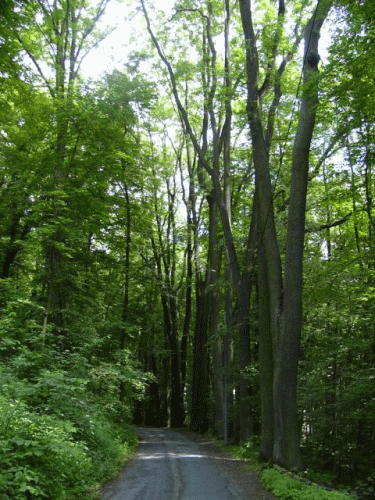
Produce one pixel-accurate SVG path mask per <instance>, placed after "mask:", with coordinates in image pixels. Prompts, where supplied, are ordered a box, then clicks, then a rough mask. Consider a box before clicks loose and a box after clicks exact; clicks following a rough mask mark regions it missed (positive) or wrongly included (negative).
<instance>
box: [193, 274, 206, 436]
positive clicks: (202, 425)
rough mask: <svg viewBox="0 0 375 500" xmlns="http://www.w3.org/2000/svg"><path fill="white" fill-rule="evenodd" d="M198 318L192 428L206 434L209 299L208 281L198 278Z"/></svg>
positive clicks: (196, 290)
mask: <svg viewBox="0 0 375 500" xmlns="http://www.w3.org/2000/svg"><path fill="white" fill-rule="evenodd" d="M195 300H196V320H195V331H194V341H193V377H192V387H191V412H190V428H191V429H192V430H193V431H197V432H201V433H202V434H204V433H205V432H207V430H208V424H209V420H208V395H209V394H208V393H209V391H208V351H207V329H208V314H207V310H208V300H207V287H206V283H204V282H202V281H201V280H200V279H199V278H196V287H195Z"/></svg>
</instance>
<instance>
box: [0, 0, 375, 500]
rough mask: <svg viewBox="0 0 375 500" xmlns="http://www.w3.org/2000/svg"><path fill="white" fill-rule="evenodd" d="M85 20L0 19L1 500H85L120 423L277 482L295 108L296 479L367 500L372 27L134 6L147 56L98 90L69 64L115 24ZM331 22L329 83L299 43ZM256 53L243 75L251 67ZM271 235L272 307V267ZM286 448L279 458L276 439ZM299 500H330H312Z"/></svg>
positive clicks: (203, 5) (295, 16) (366, 16)
mask: <svg viewBox="0 0 375 500" xmlns="http://www.w3.org/2000/svg"><path fill="white" fill-rule="evenodd" d="M91 4H92V5H91ZM91 4H90V5H91V6H90V5H89V2H86V1H85V0H70V1H66V0H59V1H57V2H54V3H53V4H52V3H51V2H49V1H48V0H24V1H21V0H8V1H7V2H3V3H2V4H1V6H0V9H1V10H0V381H1V387H0V469H1V476H0V491H1V493H2V495H3V497H4V500H6V499H8V498H9V499H15V500H23V499H29V498H35V499H42V498H51V499H52V498H53V499H57V500H58V499H65V498H66V499H68V498H74V497H75V496H76V497H78V496H82V495H83V494H84V493H85V492H86V493H88V492H89V491H92V490H93V489H94V488H95V486H93V485H95V483H97V482H100V481H104V480H105V478H108V477H109V476H110V475H111V474H113V473H114V472H115V470H116V466H117V464H118V462H119V461H121V459H122V457H124V456H125V455H126V454H127V452H128V450H129V449H130V448H131V447H132V446H133V444H134V431H133V428H132V424H133V422H135V423H142V424H149V425H161V426H166V425H172V426H175V427H178V426H183V425H185V426H189V427H190V428H192V429H194V430H198V431H201V432H206V431H207V430H208V429H212V430H213V432H214V433H215V434H216V435H217V436H219V437H220V438H222V439H223V440H224V441H225V443H228V442H230V441H235V442H238V441H242V442H248V443H249V446H250V447H251V446H252V444H251V443H259V442H260V443H261V452H262V455H263V458H265V459H267V460H269V459H272V458H273V459H275V457H276V461H280V462H283V461H284V459H283V458H280V459H279V458H277V455H275V453H274V452H273V450H272V447H273V445H274V441H275V432H276V431H275V428H274V422H273V417H272V418H269V417H270V415H271V414H273V408H272V404H273V402H272V401H273V399H272V398H273V396H274V395H272V390H274V391H275V392H276V388H275V387H274V388H272V380H273V379H272V377H273V376H274V372H275V365H276V362H275V360H277V362H278V363H279V364H280V359H287V358H282V357H281V356H280V357H276V354H275V352H279V351H281V350H282V349H280V345H281V343H280V341H279V344H278V343H277V340H278V339H279V340H280V338H281V337H278V335H273V337H272V336H271V335H270V332H272V328H273V326H272V321H275V322H281V323H282V324H283V325H284V326H283V328H284V330H282V331H283V335H286V336H285V337H283V338H288V328H287V327H285V325H287V322H286V320H285V314H286V312H288V311H285V310H283V306H285V304H281V302H283V298H284V296H285V299H286V296H287V293H285V295H284V292H287V291H288V293H289V292H290V289H291V288H293V284H294V282H293V281H292V287H290V280H289V285H287V282H288V279H289V278H287V276H286V275H288V273H289V270H288V269H289V268H288V265H287V258H286V255H288V253H289V248H290V245H289V243H288V241H289V240H288V238H289V233H290V230H289V224H290V221H289V222H288V217H289V218H290V214H291V213H292V212H293V209H292V208H291V204H293V203H294V201H293V196H294V195H295V192H294V191H295V190H294V191H293V189H294V188H293V189H291V184H293V182H294V181H293V178H294V174H293V173H292V171H294V169H295V166H296V163H297V160H298V158H297V160H296V158H295V157H296V153H293V150H294V151H296V150H297V151H298V146H299V145H300V144H299V143H300V142H301V141H302V139H300V137H301V135H300V132H299V131H300V128H301V126H302V125H301V123H302V122H303V121H304V120H303V119H301V118H300V117H301V109H303V106H305V105H306V103H309V102H310V101H311V102H313V105H311V102H310V105H311V106H310V108H309V110H310V113H311V114H313V113H314V114H316V117H315V123H314V125H315V127H313V136H312V142H311V144H308V151H309V158H308V161H309V165H308V166H309V169H308V191H307V193H308V194H307V202H306V210H304V214H305V215H306V223H303V225H301V226H300V229H301V231H303V232H302V239H303V234H304V256H303V282H304V288H303V301H302V303H303V313H302V327H301V329H300V334H301V339H300V344H299V348H298V352H297V354H298V356H297V357H296V361H297V362H298V369H299V371H298V391H297V396H298V397H297V408H296V415H297V424H298V431H297V434H296V435H297V441H298V446H299V444H300V445H301V446H300V448H301V452H302V462H303V466H304V469H305V470H307V471H308V474H309V477H314V474H315V476H316V475H318V477H319V478H320V479H321V480H322V481H325V482H328V483H329V484H330V485H332V486H334V485H339V484H341V485H344V486H345V487H347V488H348V489H351V490H352V491H354V492H356V493H358V494H359V495H362V496H363V497H364V498H366V497H370V496H371V494H372V493H373V491H374V488H375V476H374V471H373V458H372V457H373V454H374V452H375V406H374V402H375V392H374V387H375V385H374V380H375V371H374V361H375V339H374V318H375V309H374V304H375V301H374V295H375V267H374V266H375V247H374V232H375V226H374V220H375V219H374V207H373V197H374V159H375V154H374V153H375V151H374V144H375V141H374V132H375V129H374V123H375V103H374V95H375V88H374V81H375V79H374V78H373V76H374V75H373V71H374V70H373V64H372V61H373V60H374V57H375V54H374V47H375V45H374V44H373V43H371V42H373V40H374V34H375V31H374V29H375V28H374V18H373V13H372V10H371V8H369V2H362V1H359V2H354V1H351V0H342V1H341V0H340V1H337V2H334V3H333V5H331V2H326V1H323V0H322V1H321V2H318V6H316V5H315V3H314V2H310V1H297V0H295V1H293V2H289V3H288V5H284V2H282V1H279V2H274V1H268V0H262V1H260V0H259V1H255V2H248V1H246V0H241V2H240V3H239V5H237V3H236V2H230V1H225V2H216V1H195V2H185V1H183V0H181V1H178V2H176V3H175V6H174V9H173V11H172V13H171V15H169V14H168V15H166V14H165V13H164V12H163V11H161V10H160V6H159V5H158V3H157V2H154V4H155V5H150V4H151V2H150V4H148V3H147V2H146V1H142V2H140V3H139V5H138V4H137V5H136V6H134V12H132V13H131V17H132V18H133V16H135V17H134V19H138V20H139V21H140V22H139V23H138V24H137V23H133V28H134V30H135V34H134V37H135V39H136V40H138V41H139V40H142V46H140V45H139V44H138V45H137V49H136V50H135V51H134V52H131V53H130V54H129V56H128V60H127V61H126V63H124V67H123V69H122V70H119V69H116V70H113V71H108V73H107V74H105V75H104V76H103V77H102V78H100V79H99V80H98V81H95V82H94V81H87V80H85V79H84V78H83V77H82V75H81V74H80V68H81V63H82V60H83V58H84V57H85V56H86V55H87V54H88V53H89V52H90V50H92V49H93V47H95V46H96V45H97V44H98V43H100V41H101V40H103V39H104V38H105V36H106V35H107V34H108V33H109V32H110V30H111V27H109V28H105V27H103V26H104V25H103V23H102V22H101V20H102V17H103V15H104V12H105V8H106V6H107V4H108V1H107V0H97V1H93V2H91ZM319 6H320V8H323V7H325V8H326V11H324V13H323V14H322V13H321V12H320V11H318V7H319ZM322 6H323V7H322ZM240 7H241V9H242V10H240ZM247 7H250V9H251V14H252V18H251V19H252V23H253V24H252V28H253V30H254V32H253V35H254V37H253V39H251V36H252V35H251V33H252V32H251V29H250V31H249V33H250V35H249V36H250V38H249V37H248V38H247V42H245V41H244V32H245V35H246V29H247V28H248V27H247V26H246V23H244V22H243V20H244V19H245V16H244V13H246V12H247V11H246V8H247ZM315 7H317V8H316V10H315ZM244 9H245V10H244ZM329 9H330V11H329V12H330V14H329V18H328V22H329V30H330V33H331V40H330V41H326V42H325V43H326V47H325V50H326V53H327V55H324V56H322V64H321V63H319V65H318V62H317V61H318V59H317V58H316V55H315V59H314V57H311V54H310V53H309V52H308V51H307V52H306V47H305V49H304V50H305V52H306V54H305V61H302V55H301V54H302V44H303V38H304V37H305V43H306V30H305V27H306V26H310V25H311V23H313V22H316V19H317V18H319V15H321V20H322V23H323V20H324V16H326V15H327V13H328V10H329ZM319 12H320V14H319ZM241 15H242V19H241ZM144 21H145V22H146V26H145V23H144ZM241 21H242V22H241ZM325 22H326V21H325ZM146 27H147V30H148V34H149V35H150V38H148V37H147V35H146ZM250 28H251V26H250ZM319 29H320V27H319ZM250 39H251V40H250ZM249 40H250V41H251V43H253V44H254V45H253V48H254V47H255V48H256V52H257V60H256V61H255V60H254V59H251V57H253V55H254V54H250V53H249V52H246V49H248V48H249V43H248V42H249ZM333 47H334V50H333ZM307 59H308V60H307ZM306 61H307V63H308V70H306V67H307V66H306ZM255 62H256V64H257V74H256V75H254V74H253V73H251V71H250V70H251V64H250V63H255ZM303 62H305V66H304V65H303ZM249 64H250V66H249ZM249 68H250V70H249ZM303 68H304V69H303ZM318 69H319V71H318ZM252 76H254V79H256V80H257V81H256V88H257V95H256V98H254V99H253V100H251V89H252V87H251V85H250V84H249V80H250V79H251V77H252ZM255 77H256V78H255ZM249 89H250V90H249ZM246 93H248V100H247V102H246ZM315 95H316V96H318V97H319V102H318V101H314V99H315ZM249 96H250V97H249ZM309 99H310V101H309ZM255 101H256V106H255V105H254V102H255ZM299 102H301V103H302V104H301V106H299ZM252 106H253V108H252ZM254 106H255V107H254ZM253 116H256V118H257V120H258V121H257V123H258V124H259V130H261V132H259V137H261V138H262V141H263V146H264V148H265V151H266V153H267V154H266V157H267V161H266V164H267V165H266V166H267V169H268V171H266V172H265V173H266V175H268V176H269V187H270V190H269V191H264V184H263V185H262V183H261V182H260V181H259V177H260V174H263V173H264V172H262V171H261V170H260V169H259V158H257V157H256V155H257V152H259V149H258V148H256V147H254V143H255V142H256V140H257V137H256V134H255V133H254V124H253V122H252V117H253ZM314 116H315V115H314ZM255 121H256V120H255ZM248 123H250V125H251V124H252V127H253V128H251V127H250V129H249V130H248ZM260 144H261V143H260ZM297 156H298V154H297ZM263 166H264V163H263ZM293 185H294V184H293ZM262 186H263V187H262ZM262 189H263V191H262ZM258 193H261V194H258ZM293 193H294V194H293ZM297 194H298V193H297ZM266 196H270V200H271V201H270V206H269V207H266V208H267V217H264V213H263V215H262V210H263V212H264V207H263V208H262V206H261V204H262V200H264V199H265V197H266ZM259 213H260V215H258V214H259ZM271 214H272V215H271ZM262 217H263V219H262ZM264 218H265V219H266V220H264ZM271 220H272V224H273V229H274V233H275V234H274V236H275V242H276V244H277V245H276V246H278V251H277V252H276V253H277V255H276V259H275V260H276V261H280V269H279V270H280V279H279V280H278V281H279V282H281V286H280V283H279V284H278V283H276V281H277V280H276V279H274V278H275V276H274V275H272V273H271V266H270V265H269V258H268V255H269V254H270V251H269V246H270V241H271V239H269V234H271V233H269V232H268V229H267V228H268V226H267V224H268V222H269V221H271ZM262 224H264V225H263V226H262ZM292 260H293V259H292ZM281 264H282V265H281ZM271 275H272V279H271V277H270V276H271ZM283 279H285V280H286V281H284V284H283ZM272 280H274V281H272ZM271 282H274V283H275V289H276V288H277V287H279V288H280V290H279V291H280V293H281V295H279V296H278V297H277V301H278V302H279V304H278V307H279V308H280V309H279V312H280V317H281V316H283V318H284V319H283V320H282V321H281V320H280V318H279V317H278V315H276V314H275V315H274V317H273V315H272V314H270V307H272V301H273V300H274V298H275V297H276V293H275V294H274V295H275V297H274V296H273V294H272V286H269V287H268V288H267V287H265V284H266V283H267V284H269V283H271ZM288 286H289V289H288ZM266 288H267V289H266ZM289 295H290V294H289ZM280 297H281V299H280ZM286 303H287V302H286ZM276 316H277V317H276ZM285 330H286V332H285ZM285 353H286V354H287V355H288V353H289V351H288V350H287V349H285ZM287 364H288V363H285V362H283V363H281V365H282V366H278V367H277V370H276V372H277V373H278V374H280V373H281V372H282V370H283V369H284V368H285V366H286V365H287ZM278 385H280V384H279V383H278ZM281 389H282V390H283V388H281ZM278 390H279V394H278V397H279V403H280V394H281V395H282V394H283V392H282V391H281V392H280V387H279V389H278ZM270 392H271V394H270ZM285 394H286V395H287V396H288V397H289V393H287V392H285ZM279 403H278V404H279ZM280 411H281V410H280ZM276 429H278V427H277V426H276ZM277 432H279V431H277ZM277 432H276V433H277ZM292 437H293V436H292ZM294 437H295V436H294ZM278 438H282V439H281V441H282V440H283V439H284V434H283V433H282V432H281V431H280V432H279V436H278ZM276 441H277V440H276ZM279 444H280V443H279ZM298 451H299V450H298ZM281 455H282V454H281ZM281 455H280V456H281ZM286 455H288V453H286ZM289 455H293V453H289ZM284 458H285V457H284ZM287 458H289V457H287ZM293 460H294V462H293ZM287 462H288V460H287V461H286V462H285V463H287ZM288 463H289V464H292V463H295V464H296V467H297V468H300V464H301V461H300V459H299V456H297V457H294V456H293V457H291V460H290V461H289V462H288ZM284 465H285V464H284ZM290 468H293V465H291V466H290ZM267 474H268V476H265V481H268V483H269V486H270V487H271V488H273V489H274V490H275V491H276V489H278V491H279V495H280V496H281V497H282V498H292V496H291V493H290V491H291V490H292V489H293V488H294V486H293V488H292V486H291V485H290V484H289V478H288V481H287V482H286V480H285V478H284V479H283V481H282V483H280V486H279V476H280V473H279V472H277V471H271V472H269V473H267ZM290 481H292V479H290ZM268 483H267V484H268ZM293 484H295V483H293ZM296 484H298V489H299V490H301V489H302V488H303V486H301V485H300V484H302V483H296ZM88 485H91V486H88ZM90 488H91V490H90ZM296 488H297V486H296ZM286 490H288V491H289V493H288V494H289V496H285V495H286ZM303 494H304V493H301V491H300V492H299V493H298V495H299V496H298V495H297V496H296V498H305V497H306V498H307V496H306V495H307V493H306V495H305V497H304V496H303ZM283 495H284V496H283ZM308 495H310V496H309V497H308V498H310V497H311V498H324V497H323V496H319V495H323V493H322V492H321V491H319V492H316V496H315V497H314V495H315V493H311V490H310V493H308ZM324 495H327V499H328V498H340V494H338V493H337V494H336V496H335V493H332V492H327V493H326V492H324ZM3 497H1V498H3Z"/></svg>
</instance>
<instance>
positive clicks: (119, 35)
mask: <svg viewBox="0 0 375 500" xmlns="http://www.w3.org/2000/svg"><path fill="white" fill-rule="evenodd" d="M0 1H1V0H0ZM132 3H133V6H136V5H137V3H138V5H140V1H139V0H136V1H133V2H132ZM153 5H154V7H156V8H157V9H160V10H164V11H165V12H166V13H169V12H170V11H171V10H172V7H173V5H174V0H154V1H153ZM134 10H135V7H133V8H130V7H129V5H128V2H127V1H126V0H125V1H123V0H110V2H109V4H108V6H107V9H106V13H105V15H104V17H103V25H105V26H117V28H116V29H115V31H114V32H113V33H111V34H110V35H109V36H108V37H107V38H106V39H105V40H103V41H102V42H101V43H100V45H99V46H98V48H96V49H94V50H93V51H92V52H90V53H89V54H88V56H87V57H86V58H85V59H84V61H83V62H82V71H83V74H84V76H85V77H92V78H96V77H98V76H99V75H100V74H101V73H103V72H104V71H107V70H109V71H110V70H111V69H113V68H119V69H120V68H121V69H122V67H123V64H124V62H126V58H127V54H128V52H129V51H130V50H134V49H136V48H137V45H136V44H135V43H133V45H131V43H130V40H131V35H132V33H133V31H134V29H136V28H137V25H139V23H140V19H141V15H142V14H140V13H139V14H137V15H136V16H135V17H133V19H130V17H131V11H133V12H134ZM145 36H148V35H146V32H145Z"/></svg>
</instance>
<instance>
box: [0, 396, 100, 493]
mask: <svg viewBox="0 0 375 500" xmlns="http://www.w3.org/2000/svg"><path fill="white" fill-rule="evenodd" d="M75 431H76V429H75V428H74V427H73V426H72V424H71V423H70V422H68V421H62V420H58V419H56V418H54V417H52V416H50V415H40V414H37V413H35V412H32V411H30V410H29V409H28V408H27V407H26V406H25V404H23V403H22V402H20V401H11V400H9V399H6V398H5V397H4V396H1V395H0V469H1V471H2V474H1V476H0V491H1V492H2V497H1V499H2V500H7V499H12V500H24V499H26V498H30V497H31V498H33V499H35V500H42V499H45V498H47V499H52V498H53V499H54V500H63V499H66V498H68V495H67V492H69V493H70V494H73V493H78V492H80V491H82V490H83V489H84V487H85V485H86V483H87V482H88V479H89V477H90V476H91V475H92V460H91V458H90V457H89V456H88V454H87V448H86V447H85V445H84V443H82V442H76V441H75V440H74V433H75Z"/></svg>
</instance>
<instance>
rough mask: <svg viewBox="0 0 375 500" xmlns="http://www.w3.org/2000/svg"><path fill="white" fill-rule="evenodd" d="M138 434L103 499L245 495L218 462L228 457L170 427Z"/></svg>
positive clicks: (207, 499)
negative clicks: (131, 452) (130, 456)
mask: <svg viewBox="0 0 375 500" xmlns="http://www.w3.org/2000/svg"><path fill="white" fill-rule="evenodd" d="M138 433H139V436H140V439H139V448H138V451H137V454H136V456H135V457H134V459H133V460H132V462H131V463H130V464H129V466H127V467H126V468H125V469H124V470H123V471H122V473H121V474H120V476H119V477H118V478H117V479H116V480H115V481H113V482H111V483H109V484H107V485H106V486H105V488H104V490H103V495H104V496H103V497H102V500H244V499H246V498H248V496H247V495H246V494H245V492H244V491H243V490H241V487H240V486H239V485H238V483H237V482H236V481H235V480H234V479H233V478H232V477H231V475H230V474H228V473H227V472H226V470H225V467H222V466H221V464H220V462H223V461H231V459H230V458H224V457H215V458H214V457H211V456H210V454H209V453H206V452H205V449H204V447H202V446H201V445H199V443H197V442H194V441H192V440H191V439H189V438H188V437H185V436H183V435H181V434H179V433H177V432H174V431H171V430H167V429H150V428H142V429H138ZM233 460H234V459H233ZM253 498H254V497H253ZM254 500H255V499H254Z"/></svg>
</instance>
